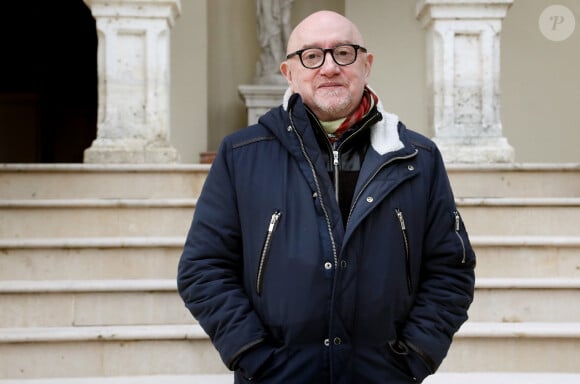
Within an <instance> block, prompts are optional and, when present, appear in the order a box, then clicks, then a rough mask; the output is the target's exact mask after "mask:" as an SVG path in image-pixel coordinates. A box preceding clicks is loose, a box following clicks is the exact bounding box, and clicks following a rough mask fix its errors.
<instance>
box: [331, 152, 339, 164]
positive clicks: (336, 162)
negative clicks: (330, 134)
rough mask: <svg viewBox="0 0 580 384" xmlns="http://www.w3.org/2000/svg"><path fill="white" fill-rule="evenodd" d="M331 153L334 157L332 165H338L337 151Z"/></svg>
mask: <svg viewBox="0 0 580 384" xmlns="http://www.w3.org/2000/svg"><path fill="white" fill-rule="evenodd" d="M332 155H333V157H334V165H338V151H336V150H335V151H332Z"/></svg>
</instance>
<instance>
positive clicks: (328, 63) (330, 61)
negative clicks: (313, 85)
mask: <svg viewBox="0 0 580 384" xmlns="http://www.w3.org/2000/svg"><path fill="white" fill-rule="evenodd" d="M320 71H321V72H322V73H337V72H339V71H340V68H339V65H338V64H336V63H335V62H334V58H333V57H332V53H331V52H330V51H328V52H324V64H322V67H320Z"/></svg>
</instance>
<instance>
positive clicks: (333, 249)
mask: <svg viewBox="0 0 580 384" xmlns="http://www.w3.org/2000/svg"><path fill="white" fill-rule="evenodd" d="M288 116H289V118H290V124H291V126H292V130H293V131H294V134H295V135H296V137H297V138H298V142H299V143H300V150H301V151H302V155H303V156H304V158H305V159H306V161H307V162H308V166H309V167H310V171H311V172H312V177H313V178H314V183H315V184H316V193H317V194H318V198H319V199H320V207H321V208H322V212H323V213H324V219H325V220H326V229H327V230H328V235H329V236H330V243H331V246H332V257H333V260H334V267H335V268H336V267H338V254H337V250H336V242H335V240H334V234H333V233H332V224H331V222H330V216H329V215H328V210H327V209H326V205H325V204H324V198H323V197H322V190H321V188H320V182H319V181H318V177H317V176H316V170H315V169H314V164H313V163H312V160H311V159H310V157H309V156H308V153H306V148H304V142H303V141H302V137H301V136H300V135H299V134H298V131H297V130H296V127H295V126H294V119H293V118H292V113H291V111H289V113H288Z"/></svg>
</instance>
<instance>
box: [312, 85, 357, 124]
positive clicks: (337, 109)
mask: <svg viewBox="0 0 580 384" xmlns="http://www.w3.org/2000/svg"><path fill="white" fill-rule="evenodd" d="M314 102H315V104H316V107H317V108H318V110H319V111H320V112H322V114H323V115H324V117H325V118H323V120H325V121H332V120H337V119H340V118H343V117H346V116H347V115H348V113H349V112H350V111H349V108H350V105H351V102H352V97H351V96H350V94H349V93H348V92H346V93H345V92H340V91H336V90H325V91H323V93H322V94H320V95H317V97H316V98H315V99H314Z"/></svg>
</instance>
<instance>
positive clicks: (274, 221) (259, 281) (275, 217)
mask: <svg viewBox="0 0 580 384" xmlns="http://www.w3.org/2000/svg"><path fill="white" fill-rule="evenodd" d="M281 215H282V213H281V212H280V211H279V210H276V211H274V213H272V217H271V218H270V224H269V225H268V231H267V232H266V239H265V240H264V245H263V247H262V252H261V253H260V263H259V264H258V276H257V278H256V293H257V294H258V296H260V295H261V294H262V285H263V284H264V267H265V266H266V261H267V259H268V255H269V254H270V244H271V243H272V235H273V234H274V231H275V230H276V226H277V225H278V221H279V220H280V216H281Z"/></svg>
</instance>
